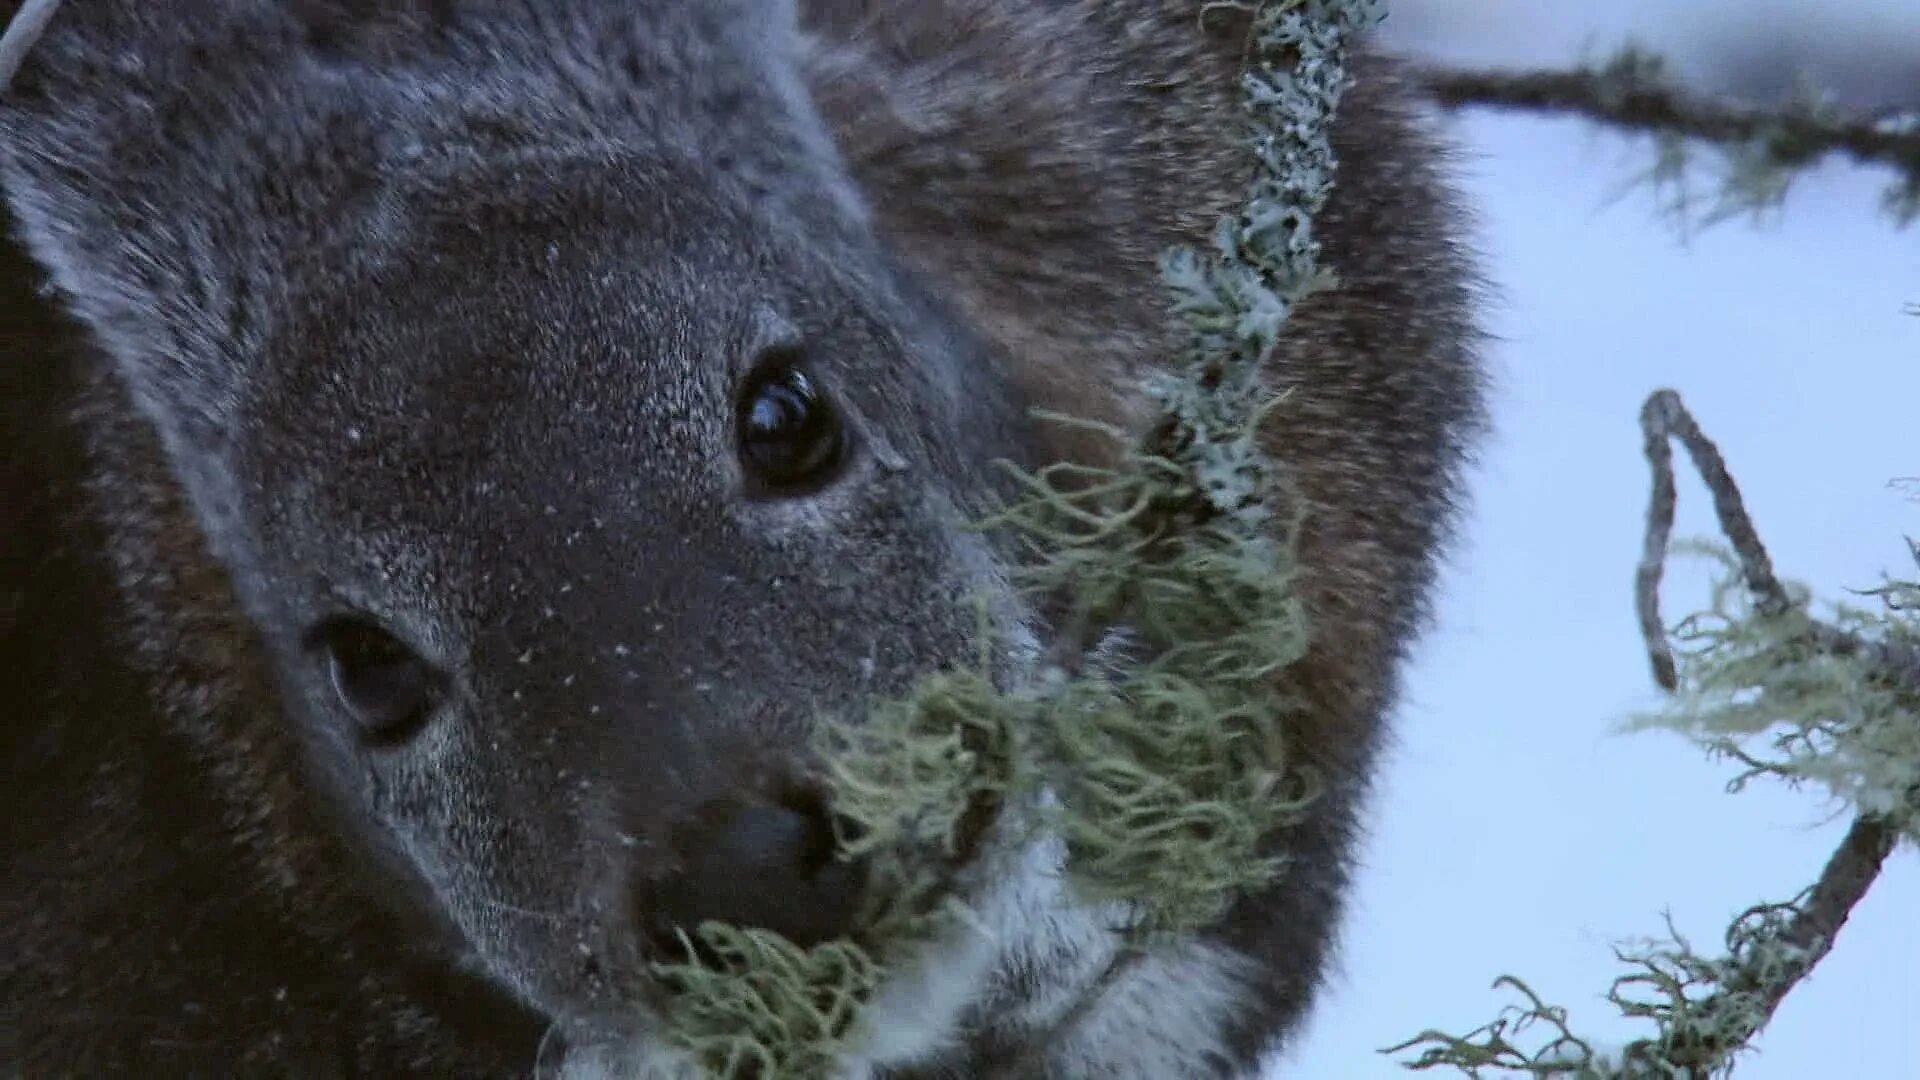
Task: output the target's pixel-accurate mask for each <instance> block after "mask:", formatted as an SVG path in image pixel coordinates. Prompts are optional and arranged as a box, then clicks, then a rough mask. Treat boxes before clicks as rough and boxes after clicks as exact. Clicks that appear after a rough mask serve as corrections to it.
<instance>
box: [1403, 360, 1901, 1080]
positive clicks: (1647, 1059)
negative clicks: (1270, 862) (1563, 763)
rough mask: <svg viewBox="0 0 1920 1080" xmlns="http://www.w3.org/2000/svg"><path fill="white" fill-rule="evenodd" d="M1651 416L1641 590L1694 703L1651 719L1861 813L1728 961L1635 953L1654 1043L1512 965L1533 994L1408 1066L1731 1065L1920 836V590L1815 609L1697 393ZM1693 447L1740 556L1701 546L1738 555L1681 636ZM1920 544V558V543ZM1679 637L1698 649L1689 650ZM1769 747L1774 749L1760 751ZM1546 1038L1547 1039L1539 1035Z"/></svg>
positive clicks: (1622, 1004)
mask: <svg viewBox="0 0 1920 1080" xmlns="http://www.w3.org/2000/svg"><path fill="white" fill-rule="evenodd" d="M1641 421H1642V428H1643V431H1644V434H1645V436H1646V456H1647V460H1648V463H1649V464H1650V465H1651V467H1652V469H1653V496H1652V501H1651V505H1650V507H1649V510H1648V515H1647V533H1646V542H1645V547H1644V550H1643V552H1642V557H1641V563H1640V567H1639V571H1638V574H1637V575H1636V582H1635V600H1636V604H1637V606H1638V610H1639V614H1640V621H1641V626H1642V629H1643V631H1644V632H1645V635H1646V642H1647V650H1648V655H1649V656H1650V658H1651V659H1652V662H1653V668H1654V675H1655V678H1656V680H1657V681H1658V682H1659V683H1660V685H1661V686H1662V687H1664V688H1666V689H1668V690H1670V691H1673V692H1674V693H1675V695H1676V696H1675V704H1674V705H1673V706H1672V707H1671V708H1670V709H1669V710H1667V711H1666V712H1664V713H1662V714H1659V715H1656V716H1652V717H1647V718H1643V719H1642V720H1640V721H1639V722H1638V726H1643V727H1644V726H1663V727H1670V728H1675V729H1677V730H1679V731H1681V732H1682V733H1684V734H1686V735H1688V736H1689V737H1690V738H1692V739H1694V741H1696V742H1697V743H1699V744H1701V745H1702V746H1704V747H1705V748H1706V749H1707V750H1708V751H1709V752H1711V753H1714V754H1718V755H1722V756H1726V757H1730V758H1733V759H1735V760H1737V761H1739V762H1741V763H1742V764H1743V765H1745V766H1746V771H1745V772H1744V773H1742V774H1741V775H1740V776H1739V777H1738V778H1736V779H1735V780H1734V782H1733V784H1732V785H1731V786H1732V787H1734V788H1735V789H1736V790H1737V789H1738V788H1739V787H1740V786H1741V785H1742V784H1744V783H1745V782H1746V781H1747V780H1749V779H1751V778H1752V777H1754V776H1759V775H1772V776H1777V777H1782V778H1784V779H1786V780H1788V781H1789V782H1801V781H1808V780H1811V781H1814V782H1816V783H1820V784H1823V785H1825V786H1826V787H1827V788H1829V789H1830V790H1831V791H1832V792H1834V793H1835V794H1836V795H1838V796H1839V797H1841V798H1842V799H1844V800H1846V801H1847V802H1848V803H1849V804H1851V805H1852V806H1853V807H1854V808H1855V809H1856V810H1857V811H1858V812H1859V816H1858V817H1857V818H1856V820H1855V821H1854V823H1853V825H1852V826H1851V828H1849V830H1848V832H1847V835H1846V837H1845V839H1844V840H1842V841H1841V843H1840V846H1839V847H1838V849H1836V850H1835V852H1834V853H1833V855H1832V857H1831V858H1830V859H1829V860H1828V861H1827V864H1826V866H1825V867H1824V868H1823V869H1822V871H1821V873H1820V876H1819V879H1818V880H1817V881H1816V882H1815V883H1814V884H1813V885H1812V886H1811V887H1809V888H1808V889H1806V890H1805V891H1804V892H1802V893H1801V894H1800V895H1799V896H1798V897H1796V898H1795V899H1794V900H1793V901H1791V902H1789V903H1783V904H1762V905H1759V906H1756V907H1753V908H1750V909H1749V910H1747V911H1746V912H1744V913H1743V914H1742V915H1741V916H1740V917H1739V918H1737V919H1735V920H1734V922H1733V924H1732V925H1731V926H1730V927H1729V928H1728V930H1727V936H1726V946H1725V952H1724V953H1723V954H1722V955H1719V956H1704V955H1701V954H1699V953H1696V952H1695V951H1694V950H1693V948H1692V947H1691V946H1690V945H1689V944H1688V943H1687V942H1686V941H1685V939H1683V938H1681V937H1680V936H1679V935H1678V934H1677V933H1674V932H1673V931H1672V929H1671V927H1669V939H1668V940H1667V941H1665V942H1646V943H1640V944H1637V945H1633V946H1629V947H1623V948H1621V949H1619V950H1617V952H1616V954H1617V955H1618V957H1619V959H1620V960H1621V961H1622V962H1623V963H1626V964H1628V965H1630V970H1629V972H1628V973H1627V974H1625V975H1622V976H1621V977H1620V978H1618V979H1616V980H1615V981H1614V984H1613V987H1612V989H1611V990H1610V991H1609V993H1608V995H1607V997H1608V1000H1609V1001H1610V1002H1611V1003H1612V1004H1613V1005H1614V1006H1615V1007H1616V1008H1617V1009H1619V1010H1620V1012H1621V1013H1622V1015H1624V1016H1626V1017H1628V1018H1629V1019H1635V1020H1642V1021H1648V1022H1651V1023H1652V1024H1653V1025H1654V1031H1653V1033H1651V1034H1649V1035H1647V1036H1646V1037H1643V1038H1639V1039H1636V1040H1633V1041H1632V1042H1629V1043H1626V1044H1624V1045H1622V1046H1616V1047H1603V1046H1601V1045H1600V1044H1598V1043H1597V1042H1595V1041H1593V1040H1589V1039H1585V1038H1582V1037H1580V1036H1579V1035H1577V1034H1575V1032H1574V1030H1573V1028H1572V1027H1571V1026H1570V1025H1569V1020H1568V1015H1567V1013H1566V1010H1564V1009H1561V1008H1557V1007H1555V1006H1552V1005H1549V1004H1548V1003H1547V1002H1545V1001H1544V1000H1542V999H1541V998H1540V997H1539V996H1538V995H1537V994H1536V993H1534V991H1533V990H1532V989H1531V988H1530V987H1528V986H1527V984H1526V983H1524V982H1522V981H1521V980H1519V979H1517V978H1513V977H1511V976H1507V977H1503V978H1502V979H1501V980H1500V981H1499V982H1497V983H1496V984H1495V985H1496V986H1506V987H1509V988H1511V989H1513V990H1515V991H1517V992H1518V993H1520V994H1521V995H1522V996H1523V997H1524V998H1525V999H1526V1000H1525V1004H1524V1005H1517V1006H1511V1007H1509V1008H1508V1009H1506V1010H1505V1011H1503V1012H1502V1014H1501V1015H1500V1016H1499V1017H1498V1018H1497V1019H1495V1020H1494V1021H1493V1022H1491V1023H1489V1024H1486V1025H1483V1026H1481V1027H1479V1028H1476V1029H1474V1030H1473V1031H1470V1032H1468V1033H1467V1034H1465V1035H1458V1036H1456V1035H1450V1034H1447V1033H1445V1032H1441V1031H1436V1030H1429V1031H1425V1032H1422V1033H1420V1034H1419V1035H1417V1036H1415V1037H1414V1038H1412V1039H1409V1040H1407V1041H1406V1042H1403V1043H1401V1044H1399V1045H1398V1046H1394V1047H1391V1048H1389V1049H1387V1050H1386V1051H1384V1052H1386V1053H1400V1052H1403V1051H1407V1050H1413V1049H1416V1048H1418V1049H1419V1050H1420V1053H1419V1054H1418V1056H1417V1057H1415V1058H1414V1059H1412V1060H1410V1061H1407V1062H1405V1064H1406V1065H1407V1067H1408V1068H1411V1069H1431V1068H1453V1069H1456V1070H1458V1071H1459V1072H1462V1073H1465V1074H1466V1075H1469V1076H1474V1077H1478V1076H1481V1075H1484V1074H1485V1073H1486V1072H1487V1071H1488V1070H1495V1071H1499V1072H1501V1073H1506V1074H1512V1073H1522V1074H1529V1075H1534V1076H1551V1077H1564V1078H1569V1080H1628V1078H1632V1080H1640V1078H1653V1077H1661V1078H1675V1077H1678V1078H1684V1080H1707V1078H1710V1077H1720V1076H1725V1075H1727V1074H1728V1073H1729V1072H1730V1071H1731V1069H1732V1065H1733V1062H1734V1060H1735V1058H1736V1057H1737V1055H1739V1054H1740V1053H1741V1052H1742V1051H1743V1050H1745V1049H1746V1048H1747V1046H1748V1045H1749V1044H1750V1043H1751V1042H1752V1041H1753V1039H1754V1037H1755V1036H1756V1035H1758V1034H1759V1033H1760V1031H1761V1030H1762V1029H1763V1028H1765V1027H1766V1025H1767V1023H1768V1022H1769V1021H1770V1020H1771V1019H1772V1018H1773V1014H1774V1012H1775V1011H1776V1010H1777V1009H1778V1008H1779V1006H1780V1003H1781V1002H1782V1001H1784V1000H1785V999H1786V997H1787V995H1788V994H1789V993H1791V992H1792V990H1793V988H1794V987H1795V986H1797V985H1799V983H1800V982H1801V980H1803V979H1805V978H1806V976H1807V975H1808V974H1809V973H1810V972H1811V971H1812V970H1813V969H1814V967H1815V966H1817V965H1818V964H1819V963H1820V961H1821V960H1822V959H1824V958H1825V957H1826V955H1827V954H1828V952H1829V951H1830V950H1831V949H1832V948H1833V945H1834V942H1835V940H1836V938H1837V937H1838V935H1839V933H1840V930H1841V928H1842V927H1844V926H1845V925H1846V922H1847V919H1848V917H1849V916H1850V915H1851V913H1852V911H1853V908H1854V906H1855V905H1856V904H1858V903H1859V902H1860V900H1861V899H1862V898H1863V897H1864V896H1865V895H1866V893H1867V890H1868V889H1869V888H1870V887H1871V886H1872V884H1873V882H1874V880H1875V879H1876V878H1877V877H1878V875H1879V872H1880V868H1881V865H1882V863H1883V862H1884V861H1885V860H1886V858H1887V856H1888V855H1889V854H1891V852H1892V851H1893V849H1894V847H1895V846H1896V844H1897V843H1898V840H1899V838H1900V836H1901V835H1902V834H1903V832H1904V833H1906V834H1909V835H1916V836H1920V680H1916V679H1915V677H1914V676H1915V671H1916V664H1915V658H1916V655H1920V651H1917V650H1920V620H1917V618H1916V612H1917V611H1920V584H1916V583H1914V582H1906V581H1894V582H1889V583H1888V584H1887V585H1885V586H1884V587H1882V588H1880V589H1876V590H1871V594H1872V595H1876V596H1878V597H1879V599H1880V600H1881V607H1880V609H1879V610H1878V611H1872V612H1868V611H1860V610H1855V609H1851V608H1840V609H1838V610H1837V612H1836V614H1835V615H1834V616H1833V618H1832V620H1831V621H1827V620H1820V619H1815V618H1814V617H1813V616H1812V615H1811V614H1809V602H1808V598H1807V596H1806V591H1805V590H1804V589H1797V588H1794V587H1790V586H1789V585H1787V584H1786V583H1783V582H1782V581H1781V580H1780V579H1779V578H1778V577H1777V576H1776V575H1775V573H1774V569H1773V563H1772V560H1771V559H1770V557H1769V556H1768V554H1767V550H1766V547H1765V545H1764V544H1762V543H1761V541H1760V538H1759V534H1758V531H1757V530H1756V529H1755V528H1754V525H1753V521H1752V519H1751V517H1750V516H1749V515H1748V513H1747V510H1746V507H1745V504H1744V502H1743V500H1742V499H1741V497H1740V491H1739V488H1738V487H1737V485H1736V484H1735V483H1734V480H1733V477H1732V474H1731V473H1729V472H1728V470H1727V468H1726V463H1725V461H1724V460H1723V459H1722V458H1721V456H1720V453H1719V450H1718V449H1717V448H1716V447H1715V446H1714V445H1713V442H1712V440H1710V439H1708V438H1707V437H1706V435H1705V434H1704V433H1702V432H1701V430H1700V427H1699V425H1698V424H1697V423H1696V422H1695V421H1694V419H1693V417H1692V415H1691V414H1690V413H1688V411H1687V409H1686V407H1685V406H1684V405H1683V404H1682V403H1681V401H1680V398H1679V396H1678V395H1677V394H1675V393H1673V392H1672V391H1670V390H1662V391H1659V392H1657V393H1655V394H1653V395H1652V396H1651V397H1650V398H1649V399H1648V400H1647V403H1646V405H1645V407H1644V408H1643V410H1642V413H1641ZM1675 441H1678V442H1679V443H1680V444H1681V445H1682V446H1684V447H1685V448H1686V449H1687V451H1688V453H1689V454H1690V456H1691V457H1692V459H1693V461H1694V464H1695V466H1696V467H1697V469H1698V470H1699V472H1700V474H1701V477H1702V479H1703V480H1704V481H1705V482H1706V484H1707V487H1708V489H1709V491H1710V492H1711V493H1712V496H1713V501H1714V509H1715V512H1716V514H1717V515H1718V517H1719V521H1720V526H1721V530H1722V532H1723V533H1724V534H1725V535H1726V537H1727V539H1728V542H1729V543H1730V545H1731V549H1730V550H1729V549H1703V548H1700V547H1699V546H1697V545H1696V550H1707V551H1709V552H1710V553H1711V554H1713V555H1715V556H1716V557H1718V558H1719V559H1721V561H1722V563H1723V566H1724V567H1725V569H1726V574H1725V576H1724V577H1723V578H1722V579H1721V580H1720V581H1719V582H1718V583H1716V586H1715V589H1714V597H1713V602H1712V604H1711V605H1710V606H1709V608H1708V609H1707V610H1705V611H1702V612H1698V613H1695V614H1694V615H1691V616H1689V617H1688V618H1687V619H1685V620H1682V621H1681V623H1680V624H1678V626H1676V627H1673V628H1671V629H1670V628H1668V627H1667V626H1666V625H1665V624H1664V623H1663V622H1662V620H1661V618H1660V606H1659V596H1658V592H1659V585H1660V580H1661V577H1662V576H1663V572H1664V567H1665V563H1666V559H1667V557H1668V554H1669V552H1670V551H1671V550H1672V549H1673V547H1674V545H1673V544H1672V543H1671V533H1672V528H1673V515H1674V505H1675V501H1676V493H1675V492H1676V488H1675V482H1674V475H1673V455H1672V443H1673V442H1675ZM1910 546H1911V545H1910ZM1914 555H1915V558H1916V561H1920V548H1914ZM1672 639H1677V640H1678V641H1679V642H1681V643H1682V645H1683V646H1684V648H1682V649H1680V650H1678V651H1676V649H1675V648H1674V646H1673V644H1672ZM1756 740H1765V741H1766V742H1767V744H1768V745H1767V746H1766V747H1765V748H1755V747H1754V746H1753V743H1754V742H1755V741H1756ZM1533 1031H1538V1032H1543V1033H1544V1034H1545V1038H1544V1039H1543V1040H1540V1039H1536V1040H1523V1039H1522V1036H1524V1035H1526V1034H1528V1033H1529V1032H1533ZM1523 1042H1530V1043H1531V1046H1530V1047H1529V1045H1523Z"/></svg>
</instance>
